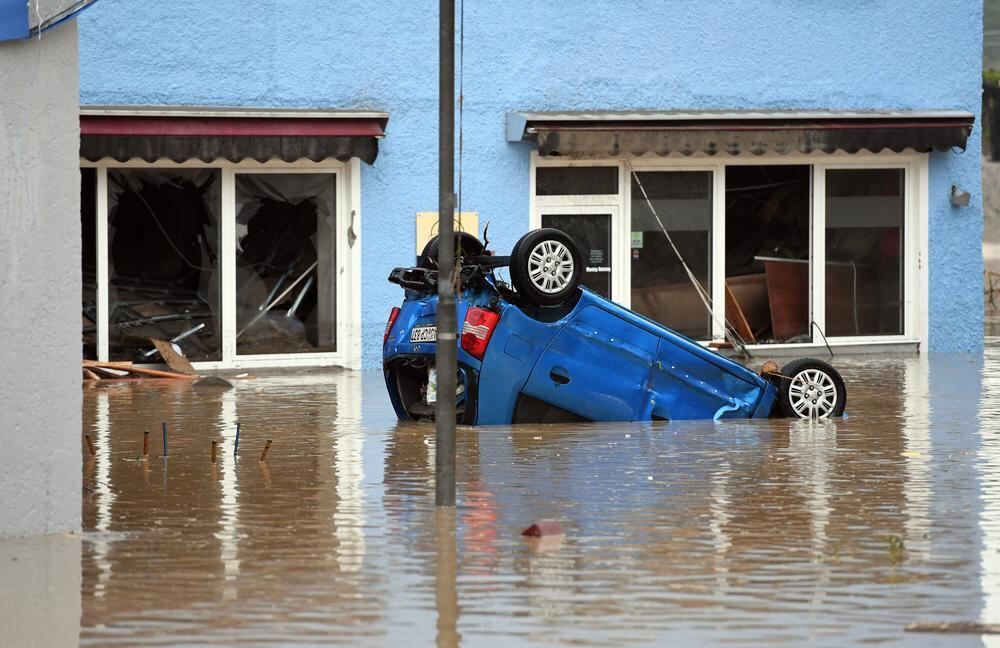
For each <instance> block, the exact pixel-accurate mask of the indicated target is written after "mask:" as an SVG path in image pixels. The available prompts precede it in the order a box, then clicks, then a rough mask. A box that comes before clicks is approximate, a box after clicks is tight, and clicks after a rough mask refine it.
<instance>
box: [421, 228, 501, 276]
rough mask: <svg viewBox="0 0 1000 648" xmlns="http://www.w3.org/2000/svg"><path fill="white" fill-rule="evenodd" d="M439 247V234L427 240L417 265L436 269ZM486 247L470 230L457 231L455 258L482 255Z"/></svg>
mask: <svg viewBox="0 0 1000 648" xmlns="http://www.w3.org/2000/svg"><path fill="white" fill-rule="evenodd" d="M438 247H439V238H438V237H437V236H433V237H431V240H429V241H427V244H426V245H425V246H424V250H423V252H421V253H420V258H419V259H418V260H417V266H418V267H420V268H430V269H432V270H436V269H437V267H438ZM485 249H486V248H485V246H484V245H483V242H482V241H480V240H479V239H477V238H476V237H475V236H473V235H472V234H469V233H468V232H455V259H462V258H465V259H469V258H471V257H476V256H481V255H482V254H483V250H485Z"/></svg>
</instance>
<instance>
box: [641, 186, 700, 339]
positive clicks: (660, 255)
mask: <svg viewBox="0 0 1000 648" xmlns="http://www.w3.org/2000/svg"><path fill="white" fill-rule="evenodd" d="M636 175H638V177H639V181H638V182H637V181H636V178H635V177H634V176H633V178H632V225H631V241H630V244H629V245H630V248H631V249H630V251H629V254H630V256H631V258H632V261H631V263H632V310H634V311H636V312H637V313H641V314H643V315H645V316H646V317H649V318H650V319H654V320H656V321H658V322H660V323H662V324H664V325H665V326H668V327H670V328H672V329H674V330H675V331H677V332H678V333H681V334H683V335H687V336H688V337H691V338H694V339H697V340H707V339H709V338H710V337H711V335H712V318H711V315H710V314H709V313H708V309H706V308H705V305H704V302H702V300H701V298H700V297H699V296H698V291H697V290H696V289H695V287H694V285H693V284H692V283H691V279H690V278H689V277H688V275H687V272H685V270H684V266H683V264H682V263H681V259H680V258H678V253H680V257H682V258H683V259H684V262H685V263H687V265H688V267H689V268H690V269H691V272H692V273H693V274H694V276H695V277H696V278H697V280H698V282H699V283H700V284H701V286H702V288H704V290H705V292H706V293H708V294H711V287H710V286H711V268H712V173H711V172H710V171H644V172H641V173H637V174H636ZM639 182H641V183H642V187H641V188H640V186H639ZM642 189H645V193H646V195H645V196H643V192H642ZM646 197H648V198H649V203H652V205H653V207H654V208H655V210H656V214H657V215H659V217H660V220H661V221H662V222H663V228H665V229H666V231H667V233H668V234H669V235H670V240H672V241H673V244H674V246H676V248H677V251H676V252H675V251H674V248H673V247H672V246H671V245H670V242H669V241H668V240H667V236H666V234H664V232H663V229H661V227H660V223H659V222H658V221H657V220H656V217H655V216H654V215H653V211H652V210H650V207H649V203H647V202H646Z"/></svg>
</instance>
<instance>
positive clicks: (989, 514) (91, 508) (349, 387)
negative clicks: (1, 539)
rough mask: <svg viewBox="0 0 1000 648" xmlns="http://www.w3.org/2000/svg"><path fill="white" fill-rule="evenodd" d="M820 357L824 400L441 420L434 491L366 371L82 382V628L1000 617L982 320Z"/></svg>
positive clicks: (485, 637) (619, 633)
mask: <svg viewBox="0 0 1000 648" xmlns="http://www.w3.org/2000/svg"><path fill="white" fill-rule="evenodd" d="M835 362H836V363H837V364H838V366H840V367H841V368H842V370H843V373H844V375H845V378H846V380H847V383H848V386H849V403H848V417H847V418H846V419H844V420H838V421H831V422H817V423H813V422H807V421H787V420H766V421H759V422H756V421H755V422H747V421H734V422H725V423H719V424H715V423H712V422H688V423H667V424H654V425H638V424H632V425H630V424H615V425H607V424H590V425H573V426H516V427H493V428H482V429H474V428H464V429H460V430H459V433H458V479H459V484H458V494H459V505H458V507H457V508H456V509H455V510H454V511H453V512H451V513H449V512H447V511H446V512H444V513H439V512H437V511H436V510H435V508H434V505H433V504H434V483H433V482H434V470H433V457H434V431H433V428H431V427H429V426H424V425H413V424H402V423H397V422H396V421H395V419H394V416H393V414H392V411H391V409H390V407H389V405H388V401H387V399H386V397H385V393H384V387H383V385H382V384H381V382H380V380H381V377H380V375H379V374H378V373H377V372H374V373H372V372H366V373H351V372H330V373H319V374H306V375H300V376H288V375H275V376H260V377H257V378H255V379H249V380H240V381H236V387H235V389H233V390H230V391H200V390H198V389H195V388H193V387H191V386H190V385H188V384H174V383H170V384H163V383H160V382H156V383H154V382H130V383H121V384H98V385H95V386H91V387H87V388H85V390H84V432H85V433H88V434H90V435H91V437H92V438H93V440H94V442H95V445H96V448H97V455H96V457H95V458H93V459H90V458H89V457H88V456H87V453H86V446H84V445H83V443H82V442H81V449H82V452H83V453H84V479H85V482H86V483H87V484H89V485H91V486H92V487H93V489H94V490H93V492H87V493H85V495H84V499H83V503H82V506H83V517H84V533H83V534H82V542H81V543H80V544H78V545H77V546H78V549H77V551H78V552H79V558H80V566H81V574H67V575H66V582H68V583H69V585H68V586H67V587H68V588H69V589H70V590H72V589H73V588H77V589H76V591H77V592H79V597H80V598H79V602H78V605H79V607H78V608H76V609H77V610H80V611H81V614H80V616H79V619H80V621H79V628H78V629H79V642H80V644H82V645H85V646H97V645H156V644H163V645H165V644H184V645H192V644H206V645H217V644H225V643H231V644H249V643H255V644H261V645H289V644H305V645H316V644H327V643H342V644H348V645H407V646H411V645H433V644H435V642H436V643H437V644H438V645H444V646H451V645H461V644H464V645H475V646H479V645H503V646H508V645H517V644H579V645H595V646H598V645H600V646H603V645H635V644H665V643H667V642H677V641H686V642H688V643H689V644H690V645H700V644H705V643H726V644H752V645H775V644H782V643H784V644H788V645H802V644H805V643H810V644H813V645H836V646H843V645H847V644H852V643H861V642H873V643H882V644H892V643H899V644H906V645H939V644H940V643H941V642H943V641H945V640H947V641H948V642H949V644H957V645H983V644H984V643H988V642H989V641H990V638H989V637H980V636H978V635H974V634H972V635H970V634H965V635H952V636H947V637H944V636H942V635H932V634H919V633H912V632H906V631H905V630H904V628H905V626H907V625H908V624H911V623H916V622H940V621H945V622H947V621H966V622H969V621H973V622H977V621H978V622H985V623H998V622H1000V339H998V338H989V339H988V342H987V350H986V352H985V354H984V355H983V356H979V355H976V356H963V355H926V354H925V355H923V356H920V357H892V356H887V357H884V358H871V357H869V358H867V359H850V358H836V359H835ZM161 422H166V423H167V426H168V431H169V433H168V437H169V438H168V442H169V458H168V459H164V458H163V457H162V456H161V455H162V440H161ZM237 422H239V423H240V426H241V431H240V453H239V457H238V458H237V457H234V455H233V445H234V436H235V430H236V423H237ZM144 430H148V431H150V432H151V435H150V437H151V443H150V446H151V450H150V456H149V458H148V460H146V461H142V460H137V455H138V454H139V453H140V451H141V447H142V433H143V431H144ZM267 439H271V440H273V444H272V447H271V449H270V453H269V455H268V458H267V461H266V463H264V464H261V463H259V462H258V457H259V455H260V453H261V450H262V449H263V446H264V444H265V441H266V440H267ZM213 440H216V441H218V442H219V457H218V461H217V463H216V464H215V465H214V466H213V465H212V463H211V461H210V454H211V442H212V441H213ZM539 519H553V520H558V521H559V522H560V523H561V524H562V526H563V527H564V528H565V536H564V537H554V538H546V539H542V540H541V541H538V540H532V541H528V540H525V539H523V538H522V537H521V536H520V535H519V533H520V531H521V530H522V529H524V528H525V527H527V526H528V525H530V524H531V523H532V522H534V521H536V520H539ZM9 551H10V550H8V553H9ZM71 564H72V563H71ZM70 571H71V570H70ZM50 596H51V594H50ZM75 601H76V599H73V598H72V595H70V602H69V606H70V608H71V609H72V606H73V604H74V602H75Z"/></svg>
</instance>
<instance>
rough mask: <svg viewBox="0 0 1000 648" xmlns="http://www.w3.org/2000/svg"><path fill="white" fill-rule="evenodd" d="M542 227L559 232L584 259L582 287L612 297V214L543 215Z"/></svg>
mask: <svg viewBox="0 0 1000 648" xmlns="http://www.w3.org/2000/svg"><path fill="white" fill-rule="evenodd" d="M542 227H552V228H555V229H557V230H562V231H563V232H566V233H567V234H569V235H570V237H571V238H572V239H573V240H574V241H576V244H577V246H578V247H579V248H580V255H581V256H582V257H583V277H582V279H581V282H580V283H581V284H583V285H584V286H586V287H587V288H589V289H591V290H593V291H594V292H596V293H597V294H599V295H601V296H602V297H607V298H608V299H610V298H611V214H543V215H542Z"/></svg>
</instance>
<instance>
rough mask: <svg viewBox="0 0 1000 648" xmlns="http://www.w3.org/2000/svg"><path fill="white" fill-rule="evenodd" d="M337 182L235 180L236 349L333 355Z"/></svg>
mask: <svg viewBox="0 0 1000 648" xmlns="http://www.w3.org/2000/svg"><path fill="white" fill-rule="evenodd" d="M335 204H336V203H335V176H334V175H332V174H322V173H318V174H312V173H301V174H296V173H289V174H284V173H269V174H254V173H241V174H238V175H237V176H236V327H237V332H236V336H237V337H236V351H237V353H239V354H273V353H309V352H320V351H336V322H335V316H336V308H335V302H336V290H335V277H334V266H335V264H334V261H335V258H334V257H335V255H334V250H335V247H336V246H335V240H334V206H335Z"/></svg>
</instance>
